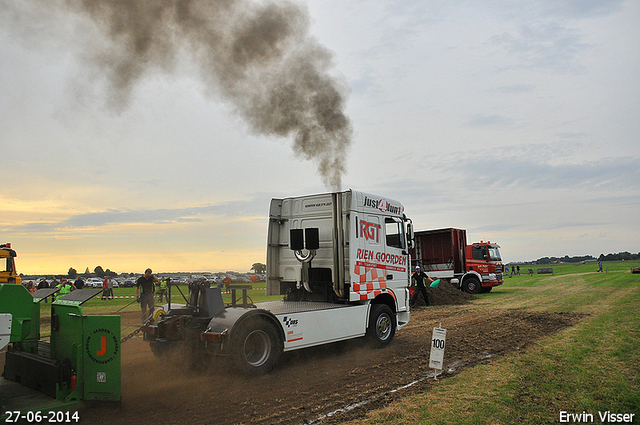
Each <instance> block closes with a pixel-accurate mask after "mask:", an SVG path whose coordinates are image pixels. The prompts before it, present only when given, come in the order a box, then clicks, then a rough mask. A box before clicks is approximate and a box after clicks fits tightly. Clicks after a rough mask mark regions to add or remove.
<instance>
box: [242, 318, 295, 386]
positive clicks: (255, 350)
mask: <svg viewBox="0 0 640 425" xmlns="http://www.w3.org/2000/svg"><path fill="white" fill-rule="evenodd" d="M282 345H283V344H282V341H281V339H280V336H279V334H278V331H277V329H276V327H275V325H274V324H273V323H271V322H269V321H267V320H264V319H254V320H247V321H246V322H244V323H242V324H241V325H240V328H239V329H238V331H237V334H236V337H235V338H234V345H233V358H234V361H235V364H236V367H237V368H238V369H239V370H241V371H242V372H244V373H247V374H250V375H263V374H265V373H268V372H270V371H271V370H272V369H273V368H274V367H275V365H276V363H277V362H278V359H279V358H280V355H282V350H283V346H282Z"/></svg>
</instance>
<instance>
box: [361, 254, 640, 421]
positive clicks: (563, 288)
mask: <svg viewBox="0 0 640 425" xmlns="http://www.w3.org/2000/svg"><path fill="white" fill-rule="evenodd" d="M639 265H640V262H615V263H607V264H605V270H607V269H608V272H606V273H596V272H595V271H596V269H597V265H595V264H579V265H561V266H554V275H537V274H534V275H533V276H528V275H522V276H514V277H513V278H508V279H507V280H506V282H505V284H504V285H502V286H501V287H498V288H496V289H495V290H494V292H491V293H489V294H485V295H482V296H480V297H479V299H478V300H477V301H475V302H474V304H473V308H476V309H479V310H481V309H488V308H491V309H495V308H503V309H511V308H522V309H530V310H536V311H549V312H579V313H584V314H585V315H586V317H585V318H584V319H583V320H582V321H580V322H579V323H578V324H577V325H575V326H573V327H570V328H568V329H565V330H564V331H561V332H560V333H558V334H555V335H552V336H550V337H547V338H543V339H540V340H538V342H537V343H536V344H534V345H533V346H530V347H529V348H527V349H525V350H522V351H517V352H512V353H511V354H508V355H506V356H503V357H500V358H495V359H492V360H491V361H489V362H487V363H484V364H481V365H478V366H476V367H473V368H469V369H466V370H463V371H462V372H460V373H458V374H456V375H454V376H452V377H449V378H447V379H443V380H441V381H439V383H438V384H437V385H435V387H434V388H432V389H430V390H428V391H427V392H424V393H421V394H419V395H416V396H412V397H407V398H405V399H402V400H401V401H399V402H396V403H393V404H391V405H389V406H387V407H385V408H383V409H381V410H377V411H373V412H369V413H368V414H367V416H366V417H365V418H363V419H359V420H356V421H352V422H349V423H350V424H407V423H413V424H514V423H524V424H555V423H577V422H590V423H609V421H607V420H605V421H602V420H601V418H600V416H599V415H600V414H601V415H605V414H606V413H605V412H610V413H612V414H620V416H614V417H613V419H616V420H617V421H611V423H614V422H615V423H625V419H626V420H631V421H632V422H626V423H640V275H638V274H631V273H630V269H631V268H632V267H637V266H639ZM527 268H528V267H524V268H522V267H521V272H522V271H525V272H526V270H527ZM534 270H535V268H534ZM445 363H446V352H445ZM561 412H565V413H561ZM570 414H573V415H578V417H571V416H568V415H570ZM622 414H627V416H626V417H625V416H622ZM589 415H591V416H589ZM631 415H634V416H631ZM578 419H580V420H578ZM608 419H612V417H609V418H608Z"/></svg>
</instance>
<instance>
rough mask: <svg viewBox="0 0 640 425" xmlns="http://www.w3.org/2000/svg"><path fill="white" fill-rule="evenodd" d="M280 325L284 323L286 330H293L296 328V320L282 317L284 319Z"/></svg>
mask: <svg viewBox="0 0 640 425" xmlns="http://www.w3.org/2000/svg"><path fill="white" fill-rule="evenodd" d="M282 323H284V325H285V326H286V327H287V328H295V327H296V326H298V319H291V318H289V317H287V316H284V318H283V319H282Z"/></svg>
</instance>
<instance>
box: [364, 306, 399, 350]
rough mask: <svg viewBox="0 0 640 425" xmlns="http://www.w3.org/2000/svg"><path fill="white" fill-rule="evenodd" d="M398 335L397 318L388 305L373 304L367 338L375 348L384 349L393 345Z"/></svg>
mask: <svg viewBox="0 0 640 425" xmlns="http://www.w3.org/2000/svg"><path fill="white" fill-rule="evenodd" d="M395 334H396V318H395V315H394V314H393V311H391V308H390V307H389V306H388V305H386V304H373V305H372V306H371V314H370V315H369V328H368V329H367V338H368V339H369V342H370V343H371V345H373V346H374V347H378V348H383V347H386V346H388V345H389V344H391V341H393V337H394V335H395Z"/></svg>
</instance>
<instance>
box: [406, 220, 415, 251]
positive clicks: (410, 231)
mask: <svg viewBox="0 0 640 425" xmlns="http://www.w3.org/2000/svg"><path fill="white" fill-rule="evenodd" d="M413 238H414V235H413V224H412V223H408V224H407V239H408V240H407V245H408V247H409V249H413V248H414V247H415V242H414V240H413Z"/></svg>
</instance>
